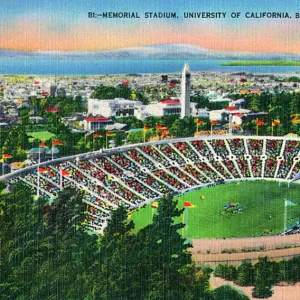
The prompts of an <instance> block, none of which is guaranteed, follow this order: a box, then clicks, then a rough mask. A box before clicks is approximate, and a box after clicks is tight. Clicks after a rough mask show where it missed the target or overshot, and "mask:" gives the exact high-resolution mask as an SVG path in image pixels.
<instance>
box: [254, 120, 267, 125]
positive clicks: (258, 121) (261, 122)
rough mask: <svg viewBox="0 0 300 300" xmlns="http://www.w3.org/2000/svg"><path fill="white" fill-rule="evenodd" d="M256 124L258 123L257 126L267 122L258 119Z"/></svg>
mask: <svg viewBox="0 0 300 300" xmlns="http://www.w3.org/2000/svg"><path fill="white" fill-rule="evenodd" d="M256 125H257V126H260V125H265V122H263V121H260V120H256Z"/></svg>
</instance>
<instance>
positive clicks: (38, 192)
mask: <svg viewBox="0 0 300 300" xmlns="http://www.w3.org/2000/svg"><path fill="white" fill-rule="evenodd" d="M37 178H38V180H37V193H36V196H37V198H39V197H40V172H39V165H38V168H37Z"/></svg>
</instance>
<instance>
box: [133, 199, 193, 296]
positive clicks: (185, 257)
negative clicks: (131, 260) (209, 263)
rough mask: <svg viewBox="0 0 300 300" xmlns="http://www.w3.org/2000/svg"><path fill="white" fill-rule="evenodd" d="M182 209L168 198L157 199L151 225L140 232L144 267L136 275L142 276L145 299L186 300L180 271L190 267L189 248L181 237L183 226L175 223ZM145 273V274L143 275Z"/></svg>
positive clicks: (184, 282)
mask: <svg viewBox="0 0 300 300" xmlns="http://www.w3.org/2000/svg"><path fill="white" fill-rule="evenodd" d="M182 213H183V209H181V210H179V209H178V208H177V201H176V200H173V199H172V197H171V196H167V197H165V198H163V199H161V200H160V202H159V206H158V209H157V215H154V217H153V223H152V224H150V225H148V226H147V227H145V228H144V229H142V230H140V232H139V233H138V238H140V239H141V240H143V241H144V243H143V247H141V248H140V249H141V250H140V253H139V258H140V261H141V262H143V264H142V265H141V266H140V269H139V270H138V272H139V273H140V272H142V273H140V274H144V276H145V277H146V278H144V281H145V283H144V285H142V286H145V299H170V300H171V299H185V298H184V295H185V294H186V293H187V292H188V289H187V286H186V280H185V276H184V275H183V274H182V273H181V270H183V269H184V268H186V267H187V265H190V264H191V262H192V261H191V253H190V252H189V251H188V250H187V249H188V248H189V247H190V246H191V245H190V244H189V243H187V242H186V241H185V239H184V238H182V236H181V235H180V233H179V232H180V229H182V228H183V227H184V224H182V223H175V221H174V218H177V217H180V216H181V214H182ZM144 272H145V273H144Z"/></svg>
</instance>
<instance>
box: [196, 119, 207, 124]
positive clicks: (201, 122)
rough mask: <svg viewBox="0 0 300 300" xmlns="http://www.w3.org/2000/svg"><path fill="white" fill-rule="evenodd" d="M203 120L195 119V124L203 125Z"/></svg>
mask: <svg viewBox="0 0 300 300" xmlns="http://www.w3.org/2000/svg"><path fill="white" fill-rule="evenodd" d="M204 124H205V122H204V121H201V120H197V125H204Z"/></svg>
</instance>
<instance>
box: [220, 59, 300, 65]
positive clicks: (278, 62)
mask: <svg viewBox="0 0 300 300" xmlns="http://www.w3.org/2000/svg"><path fill="white" fill-rule="evenodd" d="M221 66H300V62H299V61H282V60H258V61H233V62H224V63H222V64H221Z"/></svg>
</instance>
